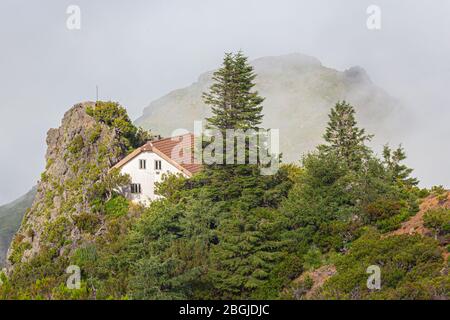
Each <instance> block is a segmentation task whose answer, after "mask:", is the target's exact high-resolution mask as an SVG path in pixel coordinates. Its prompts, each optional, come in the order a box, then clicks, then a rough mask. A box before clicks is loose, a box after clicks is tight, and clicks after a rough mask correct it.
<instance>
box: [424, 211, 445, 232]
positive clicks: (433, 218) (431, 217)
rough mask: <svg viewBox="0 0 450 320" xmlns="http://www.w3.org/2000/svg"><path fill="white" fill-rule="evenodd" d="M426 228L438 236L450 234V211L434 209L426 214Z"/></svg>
mask: <svg viewBox="0 0 450 320" xmlns="http://www.w3.org/2000/svg"><path fill="white" fill-rule="evenodd" d="M423 221H424V224H425V227H427V228H430V229H432V230H433V231H434V232H435V234H436V235H437V236H448V235H449V234H450V210H449V209H434V210H430V211H428V212H426V213H425V215H424V217H423Z"/></svg>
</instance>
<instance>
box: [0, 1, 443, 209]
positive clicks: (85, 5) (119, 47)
mask: <svg viewBox="0 0 450 320" xmlns="http://www.w3.org/2000/svg"><path fill="white" fill-rule="evenodd" d="M72 4H74V3H73V1H69V0H61V1H51V0H42V1H35V2H30V1H25V0H3V1H1V2H0V41H1V47H2V50H0V70H1V72H0V88H1V89H0V101H1V104H0V121H1V123H0V145H1V147H2V149H1V151H0V155H1V157H0V159H1V160H0V161H1V162H0V177H1V179H2V182H3V183H1V184H0V203H5V202H8V201H10V200H13V199H15V198H17V197H18V196H20V195H21V194H24V193H25V192H26V191H28V190H29V189H30V188H31V186H33V185H35V182H36V180H37V179H39V174H40V172H41V171H42V170H43V169H44V151H45V136H46V132H47V130H48V129H49V128H50V127H57V126H58V125H59V121H60V119H61V118H62V115H63V113H64V112H65V111H66V110H67V109H68V108H69V107H70V106H72V105H73V104H74V103H76V102H79V101H86V100H93V99H95V87H96V85H98V86H99V89H100V98H101V99H112V100H116V101H119V102H121V103H122V104H123V105H124V106H126V107H127V108H128V110H129V111H130V114H131V116H132V117H133V118H137V117H138V116H140V115H141V114H142V109H143V108H144V107H145V106H147V105H148V103H149V102H150V101H154V100H157V99H158V98H160V97H162V96H164V95H166V94H167V93H169V92H171V91H172V90H174V89H177V88H183V87H187V86H189V85H190V84H192V83H193V82H195V81H196V80H197V78H198V76H199V75H200V74H202V73H204V72H205V71H207V70H213V69H215V68H217V67H218V66H219V65H220V62H221V59H222V56H223V53H224V52H226V51H236V50H239V49H242V50H243V51H244V53H245V54H247V55H248V56H250V59H251V60H255V59H257V58H259V57H267V56H280V55H285V54H289V53H293V52H302V53H305V54H308V55H310V56H313V57H316V58H317V59H319V60H320V61H321V62H322V64H323V65H324V66H326V67H329V68H333V69H336V70H339V71H344V70H347V69H349V68H350V67H352V66H355V65H356V66H361V67H363V68H364V69H365V70H366V71H367V73H368V75H369V76H370V78H371V80H372V81H373V83H374V84H376V85H377V86H379V87H381V88H383V89H384V90H385V91H386V92H387V93H388V94H389V95H390V96H392V97H395V98H396V99H398V100H400V101H401V105H403V106H404V107H405V108H406V109H408V110H409V111H410V112H411V114H412V116H413V117H414V119H415V121H412V120H408V121H404V123H400V124H399V125H398V128H394V129H395V130H397V131H398V132H399V135H398V136H395V137H398V140H401V141H403V142H404V144H405V147H406V149H407V152H408V154H409V156H410V157H409V160H408V161H409V164H410V165H411V166H413V167H415V169H416V171H415V173H416V175H417V176H418V177H419V178H420V179H421V180H422V181H423V182H424V184H425V185H430V184H444V185H449V181H450V170H447V168H446V166H447V163H449V162H450V152H449V150H448V148H447V146H448V142H447V137H448V136H449V133H450V129H449V126H448V125H447V123H448V120H449V119H450V112H449V107H450V94H449V92H448V84H449V83H450V59H448V57H449V56H450V42H449V41H448V39H450V20H449V19H448V14H449V12H450V2H449V1H447V0H435V1H425V0H411V1H400V0H379V1H377V3H376V4H377V5H378V6H379V7H380V9H381V18H382V20H381V21H382V25H381V30H377V31H373V30H372V31H371V30H368V29H367V27H366V20H367V17H368V15H367V13H366V9H367V8H368V7H369V5H372V4H373V1H366V0H316V1H307V0H305V1H301V0H280V1H265V0H249V1H239V0H229V1H209V0H191V1H183V0H174V1H164V0H155V1H147V0H134V1H132V2H123V1H121V2H118V1H117V2H113V1H107V0H96V1H88V0H78V1H76V4H77V5H78V6H79V7H80V9H81V19H82V21H81V30H79V31H70V30H68V29H67V28H66V19H67V17H68V16H67V14H66V10H67V7H68V6H69V5H72ZM405 130H409V131H408V132H411V134H409V135H407V136H404V137H403V136H402V135H401V134H400V133H402V132H405ZM401 141H393V142H396V143H398V142H401Z"/></svg>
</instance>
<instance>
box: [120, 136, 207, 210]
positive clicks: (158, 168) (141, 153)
mask: <svg viewBox="0 0 450 320" xmlns="http://www.w3.org/2000/svg"><path fill="white" fill-rule="evenodd" d="M193 149H194V135H193V134H191V133H189V134H186V135H182V136H177V137H172V138H166V139H161V140H157V141H150V142H147V143H146V144H145V145H143V146H142V147H140V148H138V149H136V150H135V151H133V152H132V153H130V154H129V155H128V156H126V157H125V158H123V159H122V160H121V161H120V162H118V163H117V164H116V165H115V166H114V167H113V168H118V169H120V171H121V173H123V174H128V175H130V177H131V185H130V186H129V188H127V190H124V191H125V193H126V194H127V196H128V198H129V199H131V200H133V201H135V202H139V203H142V204H144V205H148V204H149V203H150V202H151V201H152V200H155V199H157V198H158V195H156V194H155V183H156V182H160V181H162V178H163V174H164V173H172V174H182V175H184V176H185V177H187V178H189V177H191V176H192V175H193V174H194V173H196V172H198V171H200V170H201V165H200V164H195V163H194V161H193V159H194V156H193V154H194V152H193Z"/></svg>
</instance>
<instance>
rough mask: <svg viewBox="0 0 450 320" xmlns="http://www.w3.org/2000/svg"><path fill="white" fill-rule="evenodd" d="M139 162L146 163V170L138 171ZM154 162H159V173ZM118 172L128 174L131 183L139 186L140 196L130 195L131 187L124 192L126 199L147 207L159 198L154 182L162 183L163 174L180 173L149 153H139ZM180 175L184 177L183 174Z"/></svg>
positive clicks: (169, 164) (172, 166) (155, 155)
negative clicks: (144, 161) (143, 161)
mask: <svg viewBox="0 0 450 320" xmlns="http://www.w3.org/2000/svg"><path fill="white" fill-rule="evenodd" d="M139 160H146V161H147V168H146V169H139ZM155 160H160V161H161V170H159V171H156V170H155ZM120 171H121V172H122V174H129V175H130V177H131V182H132V183H139V184H140V185H141V194H131V187H128V188H127V190H124V191H125V193H126V195H127V197H128V198H129V199H131V200H133V201H135V202H139V203H142V204H144V205H148V204H149V203H150V202H151V201H153V200H155V199H157V198H158V197H159V196H157V195H155V182H160V181H162V176H163V174H164V173H172V174H178V173H182V172H181V171H180V170H179V169H178V168H176V167H175V166H174V165H172V164H171V163H169V162H167V161H166V160H164V159H163V158H161V157H160V156H159V155H157V154H155V153H153V152H150V151H147V152H143V153H141V154H140V155H138V156H137V157H135V158H134V159H132V160H131V161H129V162H128V163H126V164H125V165H124V166H123V167H122V168H121V170H120ZM182 174H183V175H185V174H184V173H182Z"/></svg>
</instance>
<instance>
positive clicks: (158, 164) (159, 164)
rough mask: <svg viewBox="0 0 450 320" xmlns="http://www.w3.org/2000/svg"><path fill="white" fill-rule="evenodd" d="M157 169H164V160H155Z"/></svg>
mask: <svg viewBox="0 0 450 320" xmlns="http://www.w3.org/2000/svg"><path fill="white" fill-rule="evenodd" d="M155 170H156V171H161V170H162V161H161V160H155Z"/></svg>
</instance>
